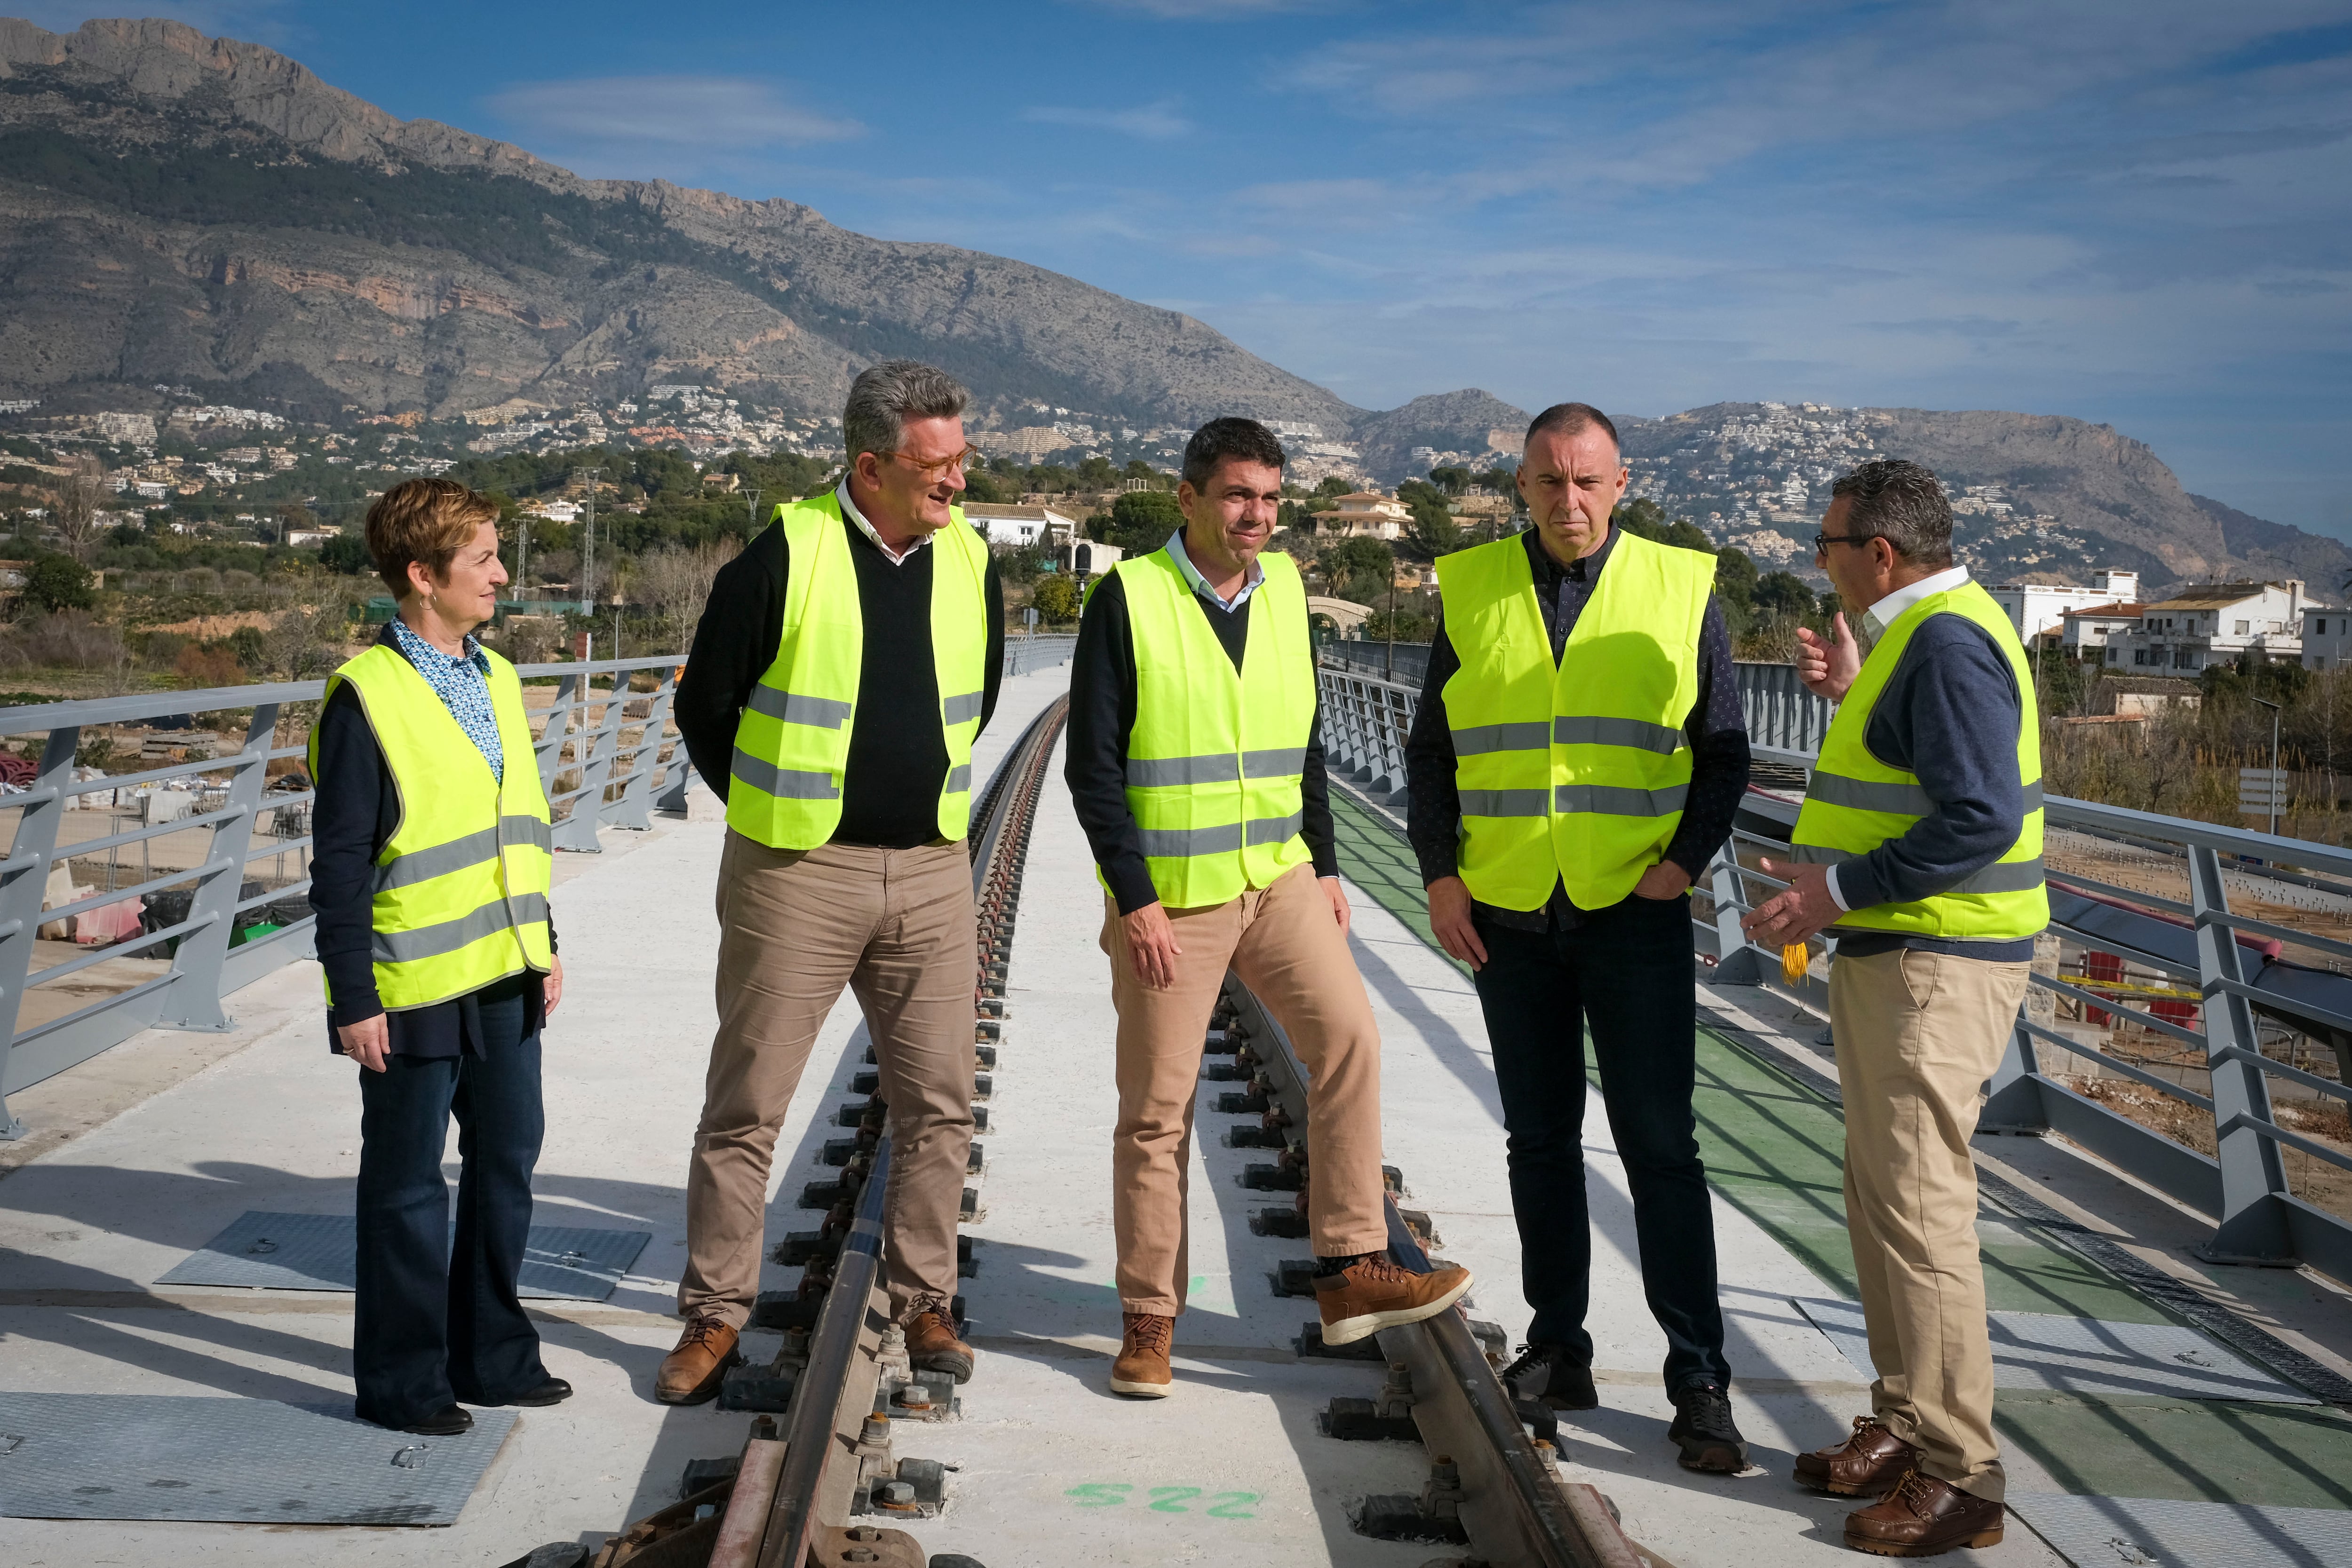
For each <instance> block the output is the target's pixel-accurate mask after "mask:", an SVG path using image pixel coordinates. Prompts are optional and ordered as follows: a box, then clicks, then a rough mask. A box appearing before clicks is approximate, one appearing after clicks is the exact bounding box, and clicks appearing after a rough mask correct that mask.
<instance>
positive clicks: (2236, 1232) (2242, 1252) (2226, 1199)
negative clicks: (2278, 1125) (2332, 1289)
mask: <svg viewBox="0 0 2352 1568" xmlns="http://www.w3.org/2000/svg"><path fill="white" fill-rule="evenodd" d="M2189 907H2190V908H2191V909H2192V910H2193V911H2195V914H2196V918H2197V977H2198V982H2199V987H2200V990H2201V991H2202V992H2203V993H2204V1009H2205V1057H2206V1065H2207V1067H2208V1069H2209V1070H2210V1072H2211V1075H2212V1083H2213V1090H2212V1096H2213V1132H2214V1144H2215V1149H2214V1152H2215V1155H2216V1156H2217V1157H2218V1158H2219V1160H2220V1162H2221V1225H2220V1226H2219V1227H2218V1228H2215V1230H2214V1232H2213V1239H2211V1240H2210V1241H2208V1242H2207V1243H2205V1245H2204V1246H2202V1247H2200V1248H2199V1249H2198V1251H2199V1254H2200V1256H2202V1257H2203V1258H2205V1259H2206V1260H2208V1261H2210V1262H2216V1263H2221V1262H2237V1263H2246V1262H2255V1263H2263V1262H2286V1261H2290V1260H2292V1259H2293V1257H2294V1240H2293V1238H2292V1237H2291V1236H2290V1234H2289V1232H2288V1229H2287V1219H2286V1214H2285V1204H2284V1198H2285V1197H2286V1195H2287V1182H2286V1166H2285V1164H2284V1161H2282V1160H2281V1159H2280V1157H2279V1147H2278V1145H2277V1143H2276V1142H2274V1141H2273V1140H2272V1139H2269V1138H2265V1137H2263V1135H2262V1134H2261V1133H2260V1132H2258V1131H2257V1130H2256V1129H2255V1128H2254V1127H2252V1126H2248V1125H2245V1124H2246V1123H2248V1122H2253V1123H2260V1124H2264V1125H2268V1124H2270V1123H2271V1092H2270V1083H2269V1081H2268V1080H2266V1079H2265V1078H2264V1077H2263V1071H2262V1069H2261V1068H2260V1067H2259V1066H2257V1065H2255V1062H2254V1061H2247V1060H2246V1059H2245V1058H2246V1057H2247V1056H2255V1057H2256V1059H2257V1060H2259V1054H2258V1053H2259V1052H2260V1051H2261V1050H2262V1041H2261V1037H2260V1036H2259V1035H2257V1034H2256V1033H2255V1031H2254V1015H2253V1009H2252V1008H2250V1007H2248V1006H2247V1005H2246V998H2244V997H2242V996H2240V995H2238V994H2236V993H2234V992H2231V991H2227V990H2224V989H2223V988H2222V983H2223V982H2225V981H2226V982H2228V983H2230V984H2231V985H2241V984H2243V983H2244V981H2245V966H2244V961H2243V957H2242V952H2243V950H2242V948H2240V946H2238V937H2237V933H2235V932H2234V931H2232V930H2231V929H2230V928H2229V927H2228V926H2227V925H2221V924H2219V923H2218V922H2217V921H2216V920H2215V919H2214V918H2213V917H2214V916H2216V915H2219V916H2221V917H2222V918H2224V919H2226V918H2227V917H2228V915H2229V913H2230V894H2229V889H2228V888H2227V887H2226V886H2224V885H2223V883H2222V881H2221V856H2220V854H2219V853H2217V852H2215V851H2214V850H2213V849H2212V848H2211V846H2210V845H2206V844H2190V845H2189ZM2241 1053H2243V1054H2241Z"/></svg>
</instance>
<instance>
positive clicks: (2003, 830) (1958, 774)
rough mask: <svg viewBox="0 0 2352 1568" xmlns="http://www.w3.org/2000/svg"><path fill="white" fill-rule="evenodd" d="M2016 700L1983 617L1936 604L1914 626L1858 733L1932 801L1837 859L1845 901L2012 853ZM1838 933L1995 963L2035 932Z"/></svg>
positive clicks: (1874, 898)
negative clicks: (1980, 937)
mask: <svg viewBox="0 0 2352 1568" xmlns="http://www.w3.org/2000/svg"><path fill="white" fill-rule="evenodd" d="M2021 706H2022V705H2021V702H2020V700H2019V696H2018V691H2017V673H2016V671H2015V669H2014V668H2012V667H2011V664H2010V662H2009V658H2008V655H2007V654H2005V653H2002V652H2001V651H2000V648H1998V647H1996V646H1995V645H1994V644H1993V640H1992V638H1991V636H1990V634H1989V633H1987V632H1985V631H1984V629H1983V628H1982V627H1980V626H1978V625H1977V624H1975V623H1974V622H1970V621H1969V620H1967V619H1965V618H1964V617H1961V616H1958V615H1931V616H1929V617H1928V618H1927V621H1926V622H1923V623H1921V625H1920V626H1919V628H1918V630H1916V631H1915V632H1912V633H1911V641H1910V642H1909V643H1906V645H1905V647H1904V649H1903V657H1902V659H1901V661H1900V662H1898V663H1897V664H1895V674H1893V675H1892V676H1890V677H1889V678H1888V680H1887V682H1886V689H1885V691H1883V692H1882V693H1880V694H1879V698H1878V702H1877V705H1876V706H1874V707H1873V708H1872V709H1871V713H1870V723H1869V725H1868V726H1867V727H1865V728H1864V730H1863V735H1862V740H1863V745H1864V746H1865V747H1868V748H1869V750H1870V754H1871V755H1872V756H1873V757H1874V758H1878V760H1879V761H1881V762H1884V763H1885V764H1886V765H1887V766H1888V767H1889V768H1902V769H1903V770H1904V771H1905V772H1906V773H1914V774H1916V775H1917V776H1918V779H1919V785H1920V788H1921V789H1925V790H1926V791H1927V798H1928V799H1929V800H1933V801H1934V802H1935V803H1936V810H1934V811H1933V812H1931V813H1930V814H1929V815H1927V816H1925V817H1922V818H1920V819H1919V821H1916V822H1915V823H1913V824H1912V825H1911V827H1910V829H1909V831H1906V832H1905V833H1904V834H1903V835H1902V836H1901V837H1899V838H1894V839H1889V840H1888V841H1886V842H1885V843H1883V844H1881V845H1879V846H1878V847H1877V848H1876V849H1874V850H1873V851H1871V852H1869V853H1868V854H1866V855H1864V856H1862V857H1860V858H1859V859H1856V860H1850V861H1847V862H1844V863H1843V864H1842V865H1840V866H1839V867H1838V868H1837V886H1838V892H1839V893H1841V894H1843V895H1844V897H1845V902H1846V904H1847V906H1848V907H1849V908H1853V909H1864V908H1867V907H1869V906H1870V905H1872V904H1906V903H1909V902H1911V901H1912V900H1914V899H1921V898H1928V897H1932V896H1934V895H1935V894H1939V893H1941V892H1943V891H1944V890H1945V889H1946V888H1948V887H1950V886H1952V885H1953V884H1954V883H1958V882H1960V881H1961V880H1963V879H1964V878H1967V877H1969V876H1973V875H1974V874H1976V873H1978V872H1980V871H1982V870H1983V869H1984V868H1985V867H1987V866H1989V865H1990V864H1992V862H1995V861H1997V860H1999V859H2000V857H2001V856H2002V855H2004V854H2006V853H2008V852H2009V849H2010V846H2011V845H2012V844H2014V843H2016V842H2017V835H2018V833H2019V831H2021V829H2022V828H2023V826H2024V823H2025V788H2024V783H2023V781H2022V780H2021V779H2019V778H2018V776H2017V727H2018V722H2019V716H2020V713H2021ZM1836 935H1837V938H1838V951H1839V952H1841V953H1845V954H1849V955H1851V956H1854V957H1857V958H1862V957H1868V956H1871V955H1873V954H1875V953H1885V952H1891V951H1893V950H1894V949H1895V948H1898V947H1917V948H1922V949H1925V950H1927V951H1928V952H1932V953H1950V954H1956V955H1958V956H1962V957H1968V958H1985V959H1991V960H1996V961H2000V962H2017V961H2020V960H2022V959H2027V958H2031V957H2032V956H2033V942H2032V938H2031V937H2028V938H2026V939H2025V940H2023V941H2018V942H1948V941H1944V940H1941V939H1938V938H1936V937H1930V936H1896V935H1891V934H1888V933H1884V932H1867V933H1865V932H1855V933H1853V934H1851V935H1849V934H1848V933H1846V932H1844V931H1838V932H1837V933H1836Z"/></svg>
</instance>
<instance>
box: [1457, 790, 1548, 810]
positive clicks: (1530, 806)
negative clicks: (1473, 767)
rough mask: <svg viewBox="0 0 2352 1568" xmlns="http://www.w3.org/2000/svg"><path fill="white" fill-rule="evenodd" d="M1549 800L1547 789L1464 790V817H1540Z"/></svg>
mask: <svg viewBox="0 0 2352 1568" xmlns="http://www.w3.org/2000/svg"><path fill="white" fill-rule="evenodd" d="M1550 799H1551V791H1550V790H1549V789H1465V790H1463V791H1462V814H1463V815H1464V816H1465V817H1540V816H1542V815H1543V814H1544V811H1545V809H1546V807H1547V806H1548V805H1549V801H1550Z"/></svg>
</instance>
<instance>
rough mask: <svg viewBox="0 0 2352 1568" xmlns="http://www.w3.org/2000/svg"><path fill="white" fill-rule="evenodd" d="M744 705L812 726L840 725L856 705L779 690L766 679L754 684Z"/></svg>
mask: <svg viewBox="0 0 2352 1568" xmlns="http://www.w3.org/2000/svg"><path fill="white" fill-rule="evenodd" d="M743 706H746V707H748V708H750V709H751V711H752V712H753V713H759V714H765V715H767V716H769V717H770V718H773V719H781V720H782V721H783V722H784V723H786V724H804V725H807V726H808V727H810V728H812V729H839V728H840V727H842V726H843V725H845V724H846V723H848V722H849V716H850V714H851V713H852V712H853V711H855V710H854V708H853V706H852V705H851V704H848V703H845V702H835V700H834V699H833V698H831V697H809V696H803V695H801V694H800V693H798V692H780V691H778V690H777V689H776V688H775V687H773V686H772V685H767V684H765V683H764V682H763V683H761V685H756V686H753V687H752V688H751V700H750V701H748V702H746V703H745V704H744V705H743Z"/></svg>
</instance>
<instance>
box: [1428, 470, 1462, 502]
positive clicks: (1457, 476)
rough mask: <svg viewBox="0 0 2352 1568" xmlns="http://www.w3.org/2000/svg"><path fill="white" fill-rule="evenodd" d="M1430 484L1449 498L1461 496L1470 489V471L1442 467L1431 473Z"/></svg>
mask: <svg viewBox="0 0 2352 1568" xmlns="http://www.w3.org/2000/svg"><path fill="white" fill-rule="evenodd" d="M1429 482H1430V483H1431V484H1433V485H1434V486H1437V487H1438V488H1439V489H1440V490H1443V491H1444V492H1445V493H1446V494H1447V495H1448V496H1459V495H1460V494H1462V492H1463V491H1465V490H1467V489H1468V488H1469V487H1470V470H1469V469H1467V468H1457V467H1453V466H1450V465H1441V466H1439V467H1436V468H1432V469H1431V470H1430V471H1429Z"/></svg>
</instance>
